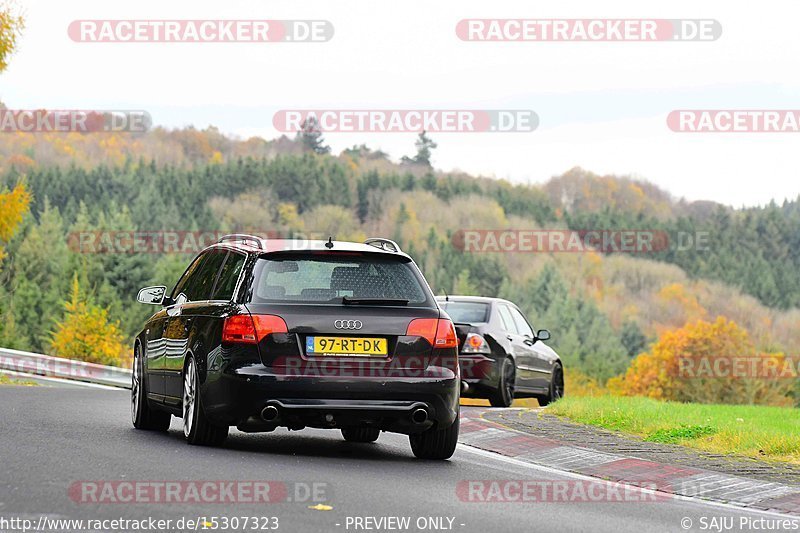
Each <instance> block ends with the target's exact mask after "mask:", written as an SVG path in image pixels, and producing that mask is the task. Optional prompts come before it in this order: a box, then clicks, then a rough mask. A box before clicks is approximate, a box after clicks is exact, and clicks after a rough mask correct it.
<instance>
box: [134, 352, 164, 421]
mask: <svg viewBox="0 0 800 533" xmlns="http://www.w3.org/2000/svg"><path fill="white" fill-rule="evenodd" d="M171 420H172V415H170V414H169V413H166V412H164V411H157V410H155V409H153V408H152V407H150V404H149V403H148V401H147V379H146V377H145V374H144V361H142V349H141V348H140V347H139V345H138V344H137V345H136V348H134V350H133V372H131V422H133V427H135V428H136V429H145V430H150V431H167V430H168V429H169V423H170V421H171Z"/></svg>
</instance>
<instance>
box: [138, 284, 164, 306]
mask: <svg viewBox="0 0 800 533" xmlns="http://www.w3.org/2000/svg"><path fill="white" fill-rule="evenodd" d="M166 293H167V288H166V287H163V286H158V287H145V288H144V289H142V290H140V291H139V294H137V295H136V301H137V302H139V303H143V304H152V305H161V304H162V303H163V302H164V297H165V295H166Z"/></svg>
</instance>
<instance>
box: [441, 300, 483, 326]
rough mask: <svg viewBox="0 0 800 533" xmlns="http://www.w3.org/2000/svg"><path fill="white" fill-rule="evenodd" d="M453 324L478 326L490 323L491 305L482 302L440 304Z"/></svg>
mask: <svg viewBox="0 0 800 533" xmlns="http://www.w3.org/2000/svg"><path fill="white" fill-rule="evenodd" d="M439 305H440V306H441V308H442V309H444V310H445V311H446V312H447V314H448V315H450V318H451V319H452V320H453V322H456V323H461V324H476V323H482V322H488V320H489V304H485V303H480V302H439Z"/></svg>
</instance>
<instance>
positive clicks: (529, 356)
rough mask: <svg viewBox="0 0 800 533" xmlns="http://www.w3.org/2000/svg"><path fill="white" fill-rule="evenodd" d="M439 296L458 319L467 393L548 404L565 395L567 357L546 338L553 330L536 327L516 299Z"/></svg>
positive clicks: (500, 401) (496, 400)
mask: <svg viewBox="0 0 800 533" xmlns="http://www.w3.org/2000/svg"><path fill="white" fill-rule="evenodd" d="M436 299H437V301H438V302H439V306H440V307H441V308H442V309H443V310H444V311H446V312H447V314H448V315H449V316H450V318H451V319H452V320H453V322H454V323H455V325H456V333H457V335H458V348H459V355H458V359H459V365H460V367H461V379H462V384H463V387H462V392H461V395H462V396H463V397H471V398H486V399H488V400H489V402H490V403H491V404H492V406H494V407H508V406H510V405H511V402H513V401H514V398H536V399H537V400H538V401H539V405H548V404H549V403H551V402H554V401H556V400H557V399H559V398H561V397H563V396H564V367H563V365H562V363H561V359H560V358H559V357H558V354H556V352H555V351H553V349H552V348H550V347H549V346H547V345H546V344H545V343H544V341H546V340H547V339H549V338H550V332H549V331H547V330H546V329H540V330H539V331H537V332H536V333H534V330H533V328H532V327H531V325H530V322H529V321H528V320H527V319H526V318H525V315H524V314H523V313H522V311H520V310H519V308H518V307H517V306H516V305H514V304H513V303H511V302H509V301H508V300H503V299H500V298H482V297H478V296H442V297H437V298H436Z"/></svg>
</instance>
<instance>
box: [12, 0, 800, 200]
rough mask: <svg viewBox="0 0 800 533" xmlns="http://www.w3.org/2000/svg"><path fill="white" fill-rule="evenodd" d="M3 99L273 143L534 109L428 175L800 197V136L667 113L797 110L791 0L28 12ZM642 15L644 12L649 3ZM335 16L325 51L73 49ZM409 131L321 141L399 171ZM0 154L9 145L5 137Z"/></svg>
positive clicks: (63, 6) (164, 6)
mask: <svg viewBox="0 0 800 533" xmlns="http://www.w3.org/2000/svg"><path fill="white" fill-rule="evenodd" d="M18 3H20V4H21V6H22V9H23V11H24V13H25V16H26V18H27V29H26V30H25V34H24V36H23V38H22V41H21V43H20V46H19V52H18V53H17V55H15V56H14V57H13V58H12V60H11V64H10V67H9V68H8V70H7V71H6V72H5V73H3V74H2V75H0V100H2V101H3V102H4V103H5V104H6V105H7V106H8V107H9V108H12V109H29V108H61V109H68V108H80V109H144V110H147V111H149V112H150V114H151V115H152V118H153V121H154V123H156V124H159V125H164V126H168V127H181V126H186V125H194V126H196V127H200V128H203V127H205V126H207V125H215V126H217V127H219V128H220V129H221V130H222V131H224V132H226V133H231V134H235V135H238V136H241V137H247V136H251V135H260V136H263V137H265V138H267V139H269V138H273V137H275V136H277V135H278V132H277V131H275V130H274V129H273V127H272V115H273V113H274V112H275V111H277V110H280V109H298V108H299V109H309V108H313V109H337V108H343V109H532V110H534V111H536V113H537V114H538V116H539V119H540V126H539V128H538V129H537V130H536V131H534V132H532V133H511V134H498V133H471V134H464V133H449V134H438V135H433V137H434V140H435V141H437V142H438V143H439V148H438V149H437V150H436V151H435V153H434V159H433V163H434V166H435V167H436V168H438V169H442V170H456V169H459V170H464V171H467V172H470V173H473V174H482V175H487V176H496V177H500V178H506V179H509V180H511V181H514V182H530V183H540V182H543V181H546V180H547V179H548V178H550V177H551V176H553V175H557V174H560V173H562V172H564V171H566V170H568V169H569V168H571V167H574V166H581V167H584V168H586V169H588V170H591V171H593V172H596V173H603V174H604V173H614V174H620V175H634V176H637V177H641V178H644V179H647V180H649V181H652V182H654V183H656V184H658V185H659V186H661V187H663V188H665V189H667V190H668V191H670V192H671V193H672V194H674V195H675V196H677V197H686V198H687V199H690V200H698V199H708V200H716V201H719V202H723V203H727V204H731V205H734V206H741V205H755V204H763V203H766V202H768V201H769V200H770V199H776V200H778V201H782V200H783V199H784V198H787V197H788V198H796V197H797V195H798V193H800V185H798V184H800V179H798V165H797V154H798V153H800V150H798V148H800V133H770V134H765V133H756V134H749V133H735V134H719V133H716V134H685V133H674V132H672V131H670V130H669V129H668V128H667V125H666V116H667V114H668V113H669V111H671V110H673V109H687V108H689V109H800V99H798V96H799V95H800V93H799V92H798V89H800V69H798V68H797V58H798V57H800V37H799V36H798V32H797V28H796V26H797V20H798V15H800V4H798V3H797V1H796V0H788V1H785V2H781V1H765V2H758V3H747V4H745V3H743V2H733V1H731V0H723V1H712V0H706V1H704V2H702V3H699V2H696V1H695V2H690V1H680V0H678V1H675V0H673V1H671V2H663V3H659V4H657V5H656V4H653V3H645V2H641V1H611V0H606V1H604V2H602V3H598V2H596V1H588V0H573V1H571V2H568V3H567V2H530V1H522V2H512V1H504V0H499V1H493V2H486V1H482V2H478V1H470V0H457V1H436V2H431V1H430V0H428V1H422V0H404V1H403V2H385V1H369V0H360V1H347V0H285V1H277V0H255V1H243V0H238V1H237V0H226V1H225V2H220V1H219V0H215V1H206V0H193V1H184V0H170V1H164V0H159V1H152V0H137V1H123V0H115V1H113V2H109V1H108V0H84V1H81V0H73V1H69V2H66V1H63V0H47V1H45V0H30V1H27V2H24V1H23V2H18ZM648 4H650V5H648ZM221 18H224V19H325V20H329V21H330V22H331V23H332V24H333V27H334V29H335V35H334V37H333V38H332V40H330V41H329V42H326V43H257V44H256V43H169V44H164V43H161V44H157V43H147V44H142V43H136V44H131V43H126V44H118V43H102V44H95V43H76V42H73V41H72V40H70V39H69V36H68V35H67V27H68V25H69V24H70V22H72V21H73V20H76V19H221ZM464 18H536V19H545V18H666V19H676V18H682V19H689V18H692V19H716V20H717V21H719V22H720V23H721V25H722V36H721V38H720V39H719V40H716V41H713V42H655V43H654V42H640V43H637V42H623V43H604V42H591V43H578V42H553V43H542V42H527V43H525V42H505V43H487V42H464V41H461V40H459V39H458V38H457V36H456V33H455V26H456V23H457V22H458V21H459V20H461V19H464ZM414 137H415V135H414V134H413V133H404V134H386V133H352V134H341V133H340V134H334V133H329V134H326V140H327V141H328V143H329V144H330V145H331V146H332V148H333V149H334V151H335V152H338V151H340V150H341V149H343V148H345V147H348V146H351V145H353V144H361V143H366V144H367V145H368V146H370V147H373V148H380V149H383V150H384V151H386V152H388V153H389V154H390V156H391V157H392V158H393V159H395V160H397V159H399V158H400V157H401V156H402V155H411V154H413V151H414V147H413V143H414ZM0 142H2V140H1V139H0Z"/></svg>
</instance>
